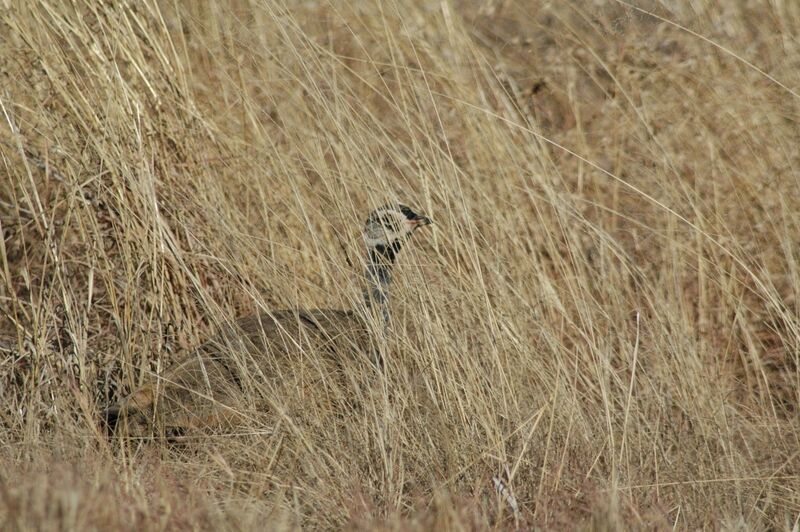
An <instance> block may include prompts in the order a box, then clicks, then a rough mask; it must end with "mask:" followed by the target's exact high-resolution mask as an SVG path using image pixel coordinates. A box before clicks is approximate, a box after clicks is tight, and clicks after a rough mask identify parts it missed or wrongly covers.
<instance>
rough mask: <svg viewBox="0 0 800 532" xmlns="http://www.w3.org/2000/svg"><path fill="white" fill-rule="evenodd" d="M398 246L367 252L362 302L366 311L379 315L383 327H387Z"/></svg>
mask: <svg viewBox="0 0 800 532" xmlns="http://www.w3.org/2000/svg"><path fill="white" fill-rule="evenodd" d="M399 248H400V246H399V245H397V244H396V245H394V246H389V247H385V246H375V247H373V248H371V249H370V250H369V263H368V264H367V271H366V273H365V276H366V278H367V289H366V290H365V291H364V302H365V303H366V306H367V309H368V310H369V311H371V312H374V313H376V314H378V315H379V317H380V318H381V319H382V320H383V327H384V329H386V327H388V325H389V285H390V284H391V282H392V265H393V264H394V258H395V254H396V253H397V251H399Z"/></svg>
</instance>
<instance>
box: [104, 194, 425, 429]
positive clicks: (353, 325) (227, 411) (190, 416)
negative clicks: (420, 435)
mask: <svg viewBox="0 0 800 532" xmlns="http://www.w3.org/2000/svg"><path fill="white" fill-rule="evenodd" d="M430 223H431V220H430V219H429V218H427V217H426V216H422V215H420V214H417V213H416V212H415V211H413V210H412V209H411V208H409V207H407V206H405V205H402V204H393V205H387V206H384V207H381V208H378V209H376V210H375V211H373V212H372V213H370V215H369V217H368V218H367V221H366V224H365V227H364V241H365V244H366V247H367V268H366V272H365V278H366V279H365V280H366V289H365V291H364V305H363V306H362V307H359V308H356V309H352V310H341V309H308V310H307V309H290V310H278V311H274V312H264V313H260V314H255V315H250V316H246V317H243V318H240V319H239V320H237V321H235V322H234V323H233V324H232V325H230V326H228V327H226V328H225V329H224V330H222V331H221V332H220V333H219V334H217V335H216V336H215V337H213V338H211V339H210V340H208V341H206V342H205V343H203V344H202V345H200V346H199V347H197V348H196V349H194V350H193V351H192V352H191V354H189V356H188V357H186V358H185V359H184V360H181V361H179V362H178V363H176V364H175V365H174V366H172V367H170V368H169V369H168V370H167V371H165V372H164V374H163V375H161V376H159V377H158V378H157V379H155V381H154V382H153V383H151V384H148V385H146V386H143V387H141V388H139V389H138V390H136V391H134V392H133V393H131V394H130V395H129V396H127V397H126V398H124V399H123V400H121V401H120V402H119V403H118V404H116V405H114V406H111V407H110V408H108V409H107V410H106V411H105V412H104V422H105V423H106V426H107V427H108V429H109V430H110V431H114V430H116V429H117V428H118V427H119V426H120V425H122V424H124V425H125V426H126V427H127V429H128V433H129V434H142V430H143V429H145V430H151V431H152V430H153V429H155V433H160V434H164V435H167V436H170V435H172V436H180V435H182V434H185V432H186V431H188V430H191V429H203V428H224V427H230V426H233V425H236V424H238V422H239V421H243V419H242V418H243V417H246V415H245V414H243V412H246V411H248V406H252V404H250V405H248V401H249V399H248V398H253V397H256V396H258V395H259V391H262V392H263V391H264V390H256V389H254V388H255V386H256V385H255V384H254V383H258V386H269V383H271V382H272V383H275V382H280V383H283V384H284V388H283V389H284V390H285V389H286V386H285V384H286V383H287V382H291V381H292V379H306V380H308V379H312V380H313V379H315V378H316V379H321V378H325V375H327V374H330V371H329V369H330V368H329V367H328V368H327V369H326V366H330V365H331V364H333V365H334V366H335V365H336V364H337V363H338V362H339V361H341V360H344V359H347V358H351V359H352V358H353V357H358V356H359V355H366V357H365V360H366V359H371V360H372V361H373V362H375V363H377V364H378V365H382V355H381V354H380V347H379V345H380V338H379V336H381V335H382V334H383V333H384V332H385V331H386V326H387V323H388V320H389V286H390V284H391V281H392V267H393V265H394V262H395V260H396V258H397V254H398V253H399V252H400V250H401V248H402V247H403V245H404V244H405V242H407V241H408V240H409V238H410V237H411V236H412V235H413V234H414V232H415V231H416V230H417V229H419V228H420V227H424V226H426V225H429V224H430ZM320 355H322V356H320ZM276 389H277V388H276ZM267 392H269V390H267ZM262 395H267V396H269V395H270V394H269V393H266V394H262Z"/></svg>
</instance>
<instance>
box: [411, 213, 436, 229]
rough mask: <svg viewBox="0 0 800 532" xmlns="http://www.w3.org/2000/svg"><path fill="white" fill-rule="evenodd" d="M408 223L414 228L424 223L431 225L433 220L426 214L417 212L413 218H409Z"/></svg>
mask: <svg viewBox="0 0 800 532" xmlns="http://www.w3.org/2000/svg"><path fill="white" fill-rule="evenodd" d="M408 223H410V224H411V227H412V228H414V229H416V228H418V227H423V226H425V225H431V224H432V223H433V220H431V219H430V218H428V217H427V216H420V215H419V214H417V215H416V216H414V218H412V219H411V220H409V221H408Z"/></svg>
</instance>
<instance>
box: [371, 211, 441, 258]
mask: <svg viewBox="0 0 800 532" xmlns="http://www.w3.org/2000/svg"><path fill="white" fill-rule="evenodd" d="M430 223H431V220H430V219H429V218H427V217H426V216H422V215H420V214H417V213H416V212H414V211H413V210H411V208H409V207H408V206H406V205H403V204H402V203H398V204H389V205H384V206H382V207H379V208H378V209H375V210H374V211H372V213H370V215H369V217H368V218H367V222H366V225H365V227H364V241H365V243H366V244H367V247H368V248H375V249H376V250H381V249H384V250H389V249H391V250H393V251H394V252H395V253H396V252H397V251H399V250H400V246H402V244H403V242H405V241H406V240H407V239H408V238H409V237H410V236H411V235H412V234H413V233H414V231H415V230H417V229H418V228H420V227H423V226H425V225H429V224H430Z"/></svg>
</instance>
